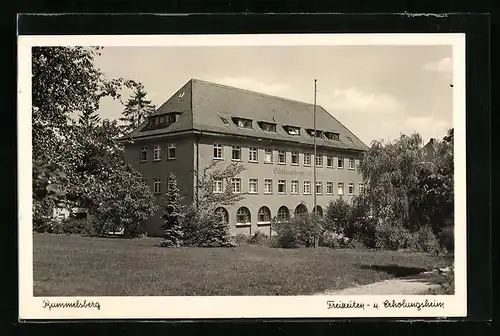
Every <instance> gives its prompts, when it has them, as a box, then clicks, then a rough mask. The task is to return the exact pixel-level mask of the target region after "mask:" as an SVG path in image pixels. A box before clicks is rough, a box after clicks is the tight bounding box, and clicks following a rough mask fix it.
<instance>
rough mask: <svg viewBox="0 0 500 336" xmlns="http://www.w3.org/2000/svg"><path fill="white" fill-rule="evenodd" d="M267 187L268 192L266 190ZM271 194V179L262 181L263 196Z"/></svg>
mask: <svg viewBox="0 0 500 336" xmlns="http://www.w3.org/2000/svg"><path fill="white" fill-rule="evenodd" d="M267 186H269V187H270V188H269V189H270V190H266V189H267ZM272 193H273V179H264V194H267V195H270V194H272Z"/></svg>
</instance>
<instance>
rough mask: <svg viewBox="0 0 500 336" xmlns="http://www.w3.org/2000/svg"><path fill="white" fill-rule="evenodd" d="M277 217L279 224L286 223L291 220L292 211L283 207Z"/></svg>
mask: <svg viewBox="0 0 500 336" xmlns="http://www.w3.org/2000/svg"><path fill="white" fill-rule="evenodd" d="M276 217H277V219H278V221H279V222H282V221H286V220H288V219H290V211H289V210H288V208H287V207H286V206H284V205H283V206H281V207H280V208H279V209H278V214H277V216H276Z"/></svg>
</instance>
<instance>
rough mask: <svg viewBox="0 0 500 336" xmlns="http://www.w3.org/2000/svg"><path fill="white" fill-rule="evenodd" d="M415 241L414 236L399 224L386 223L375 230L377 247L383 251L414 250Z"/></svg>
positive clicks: (379, 224)
mask: <svg viewBox="0 0 500 336" xmlns="http://www.w3.org/2000/svg"><path fill="white" fill-rule="evenodd" d="M415 245H416V244H415V240H414V237H413V236H412V234H411V233H410V232H409V231H408V229H406V228H405V227H403V226H402V225H400V223H398V222H389V221H384V222H381V223H378V224H377V225H376V229H375V246H376V247H377V248H381V249H388V250H398V249H414V248H415Z"/></svg>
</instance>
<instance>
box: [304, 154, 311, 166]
mask: <svg viewBox="0 0 500 336" xmlns="http://www.w3.org/2000/svg"><path fill="white" fill-rule="evenodd" d="M306 158H308V161H309V163H307V162H306ZM311 161H312V154H310V153H305V154H304V167H311Z"/></svg>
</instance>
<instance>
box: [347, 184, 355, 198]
mask: <svg viewBox="0 0 500 336" xmlns="http://www.w3.org/2000/svg"><path fill="white" fill-rule="evenodd" d="M351 188H352V192H351ZM354 192H355V191H354V183H349V184H348V185H347V193H348V195H350V196H352V195H354Z"/></svg>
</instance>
